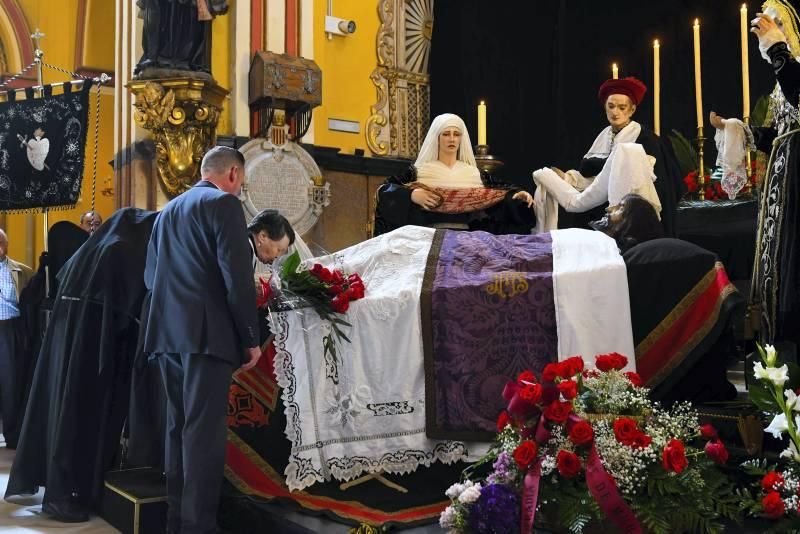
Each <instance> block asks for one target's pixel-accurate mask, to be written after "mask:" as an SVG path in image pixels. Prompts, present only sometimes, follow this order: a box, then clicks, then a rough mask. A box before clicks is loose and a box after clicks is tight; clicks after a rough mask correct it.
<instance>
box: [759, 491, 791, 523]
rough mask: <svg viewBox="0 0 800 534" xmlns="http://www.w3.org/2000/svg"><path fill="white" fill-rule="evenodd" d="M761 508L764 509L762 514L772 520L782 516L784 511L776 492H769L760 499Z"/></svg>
mask: <svg viewBox="0 0 800 534" xmlns="http://www.w3.org/2000/svg"><path fill="white" fill-rule="evenodd" d="M761 506H763V507H764V513H765V514H767V516H769V517H771V518H773V519H775V518H778V517H781V516H783V513H784V512H785V511H786V506H785V505H784V504H783V499H781V496H780V494H779V493H778V492H777V491H770V492H769V493H767V494H766V495H765V496H764V498H763V499H761Z"/></svg>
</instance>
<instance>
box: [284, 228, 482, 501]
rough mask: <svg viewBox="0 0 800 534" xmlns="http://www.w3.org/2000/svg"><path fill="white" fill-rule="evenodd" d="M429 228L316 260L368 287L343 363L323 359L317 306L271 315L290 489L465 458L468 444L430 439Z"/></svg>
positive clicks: (355, 307)
mask: <svg viewBox="0 0 800 534" xmlns="http://www.w3.org/2000/svg"><path fill="white" fill-rule="evenodd" d="M433 233H434V230H432V229H429V228H421V227H415V226H406V227H403V228H400V229H398V230H395V231H393V232H390V233H388V234H384V235H382V236H380V237H378V238H374V239H370V240H368V241H364V242H363V243H359V244H357V245H355V246H353V247H350V248H348V249H346V250H344V251H342V252H340V253H337V254H333V255H330V256H325V257H321V258H315V259H313V260H311V261H313V262H314V263H322V264H323V265H326V266H328V267H337V268H341V269H344V270H345V272H357V273H360V274H361V276H362V277H363V279H364V284H365V286H366V288H367V293H366V296H365V297H364V298H363V299H361V300H359V301H356V302H354V303H352V304H351V306H350V310H349V311H348V312H347V315H346V320H347V321H348V322H350V323H351V324H352V328H347V327H345V333H346V335H347V336H348V337H349V339H350V341H351V342H350V343H347V342H339V343H337V351H338V353H339V358H338V361H337V362H325V359H324V357H323V353H324V351H323V348H322V337H323V335H324V334H325V332H326V331H327V330H326V328H327V325H326V324H325V323H324V322H323V321H322V320H320V318H319V316H318V315H317V314H316V313H315V312H313V311H311V310H310V309H308V308H306V309H302V310H296V311H289V312H282V313H276V314H273V317H272V321H273V329H272V331H273V332H275V333H276V336H275V348H276V351H277V353H276V356H275V372H276V375H277V378H278V384H279V385H280V386H281V388H282V398H283V402H284V406H285V409H286V420H287V426H286V435H287V437H288V438H289V440H290V441H291V443H292V450H291V456H290V458H289V465H288V467H287V468H286V472H285V474H286V483H287V485H288V486H289V489H290V490H293V491H294V490H301V489H303V488H306V487H308V486H310V485H312V484H315V483H316V482H322V481H324V480H330V478H331V477H333V478H335V479H336V480H350V479H353V478H356V477H358V476H359V475H362V474H364V473H371V472H378V471H385V472H387V473H396V474H405V473H410V472H412V471H415V470H416V469H417V468H418V467H419V466H421V465H423V466H429V465H430V464H431V463H432V462H435V461H440V462H445V463H452V462H455V461H457V460H462V459H466V458H467V456H468V448H467V445H466V444H464V443H461V442H454V441H435V440H431V439H428V438H427V437H426V436H425V378H424V367H423V354H422V332H421V326H420V313H419V294H420V289H421V286H422V278H423V275H424V272H425V262H426V260H427V257H428V251H429V250H430V246H431V241H432V239H433Z"/></svg>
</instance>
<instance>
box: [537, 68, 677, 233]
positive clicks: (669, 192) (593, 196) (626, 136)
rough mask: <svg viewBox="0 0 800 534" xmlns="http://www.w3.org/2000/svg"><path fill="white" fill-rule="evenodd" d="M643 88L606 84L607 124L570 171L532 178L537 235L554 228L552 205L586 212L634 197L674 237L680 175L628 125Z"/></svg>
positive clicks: (551, 170)
mask: <svg viewBox="0 0 800 534" xmlns="http://www.w3.org/2000/svg"><path fill="white" fill-rule="evenodd" d="M646 91H647V87H646V86H645V85H644V84H643V83H642V82H641V81H639V80H637V79H636V78H624V79H622V80H607V81H605V82H604V83H603V84H602V85H601V86H600V90H599V91H598V98H599V100H600V102H601V103H602V104H603V107H604V110H605V112H606V118H607V119H608V123H609V125H608V126H607V127H606V128H605V129H603V131H601V132H600V135H598V136H597V139H595V141H594V143H593V144H592V146H591V147H590V148H589V151H588V152H587V153H586V155H585V156H584V157H583V160H582V161H581V163H580V165H579V166H578V168H577V169H575V170H570V171H567V172H563V171H561V170H560V169H557V168H555V167H545V168H543V169H539V170H537V171H535V172H534V173H533V179H534V181H535V182H536V184H537V190H536V195H535V202H534V209H535V211H536V229H537V231H547V230H552V229H555V228H557V227H558V206H559V205H560V206H562V207H563V208H564V209H565V210H566V211H568V212H578V213H581V212H587V211H589V210H592V209H593V208H597V207H599V206H603V205H605V204H606V203H608V204H609V208H613V207H614V206H616V205H617V204H619V203H620V201H621V200H622V197H624V196H625V195H628V194H631V193H634V194H637V195H639V196H641V197H643V198H644V199H645V200H647V201H648V202H650V204H652V206H653V208H654V209H655V210H656V213H658V215H659V218H660V220H661V223H662V225H663V227H664V234H665V235H667V236H673V235H674V234H675V228H674V219H675V210H676V207H677V200H678V198H679V196H680V190H681V187H682V186H681V178H680V170H679V168H678V165H677V161H676V160H675V156H674V153H673V152H672V149H671V147H670V146H669V145H668V143H664V142H663V141H662V140H661V138H659V137H658V136H657V135H655V134H654V133H653V132H651V131H650V130H648V129H646V128H644V127H642V125H641V124H639V123H638V122H636V121H634V120H633V114H634V113H635V112H636V107H637V106H638V105H639V104H640V103H641V102H642V99H643V98H644V94H645V92H646Z"/></svg>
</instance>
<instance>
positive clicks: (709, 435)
mask: <svg viewBox="0 0 800 534" xmlns="http://www.w3.org/2000/svg"><path fill="white" fill-rule="evenodd" d="M700 435H701V436H703V437H704V438H705V439H714V438H716V437H717V429H716V428H714V426H713V425H712V424H711V423H706V424H704V425H700Z"/></svg>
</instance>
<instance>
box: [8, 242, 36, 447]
mask: <svg viewBox="0 0 800 534" xmlns="http://www.w3.org/2000/svg"><path fill="white" fill-rule="evenodd" d="M32 276H33V271H32V270H31V268H30V267H28V266H27V265H24V264H22V263H19V262H16V261H14V260H12V259H11V258H9V257H8V236H7V235H6V233H5V231H3V230H2V229H0V411H1V412H2V418H3V437H5V440H6V447H8V448H9V449H16V448H17V438H18V437H19V424H18V423H19V421H17V415H18V410H17V398H18V395H17V393H18V391H17V384H16V383H15V382H16V380H15V379H16V376H17V373H16V364H17V362H15V355H16V354H17V353H18V347H17V343H18V340H19V339H20V329H21V326H20V324H19V322H20V311H19V295H20V293H21V292H22V290H23V289H24V288H25V286H26V285H28V281H29V280H30V279H31V277H32Z"/></svg>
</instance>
